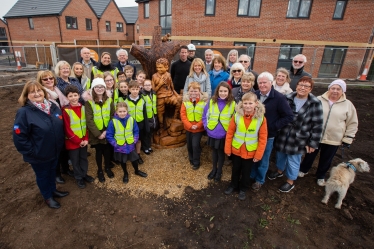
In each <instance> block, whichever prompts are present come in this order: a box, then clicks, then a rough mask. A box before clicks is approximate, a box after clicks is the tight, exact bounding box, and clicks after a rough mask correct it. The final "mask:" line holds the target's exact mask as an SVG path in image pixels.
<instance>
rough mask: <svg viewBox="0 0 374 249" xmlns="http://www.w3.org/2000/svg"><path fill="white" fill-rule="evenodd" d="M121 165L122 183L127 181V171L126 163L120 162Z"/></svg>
mask: <svg viewBox="0 0 374 249" xmlns="http://www.w3.org/2000/svg"><path fill="white" fill-rule="evenodd" d="M121 167H122V170H123V174H124V175H123V179H122V181H123V183H128V182H129V173H128V172H127V165H126V163H123V162H122V163H121Z"/></svg>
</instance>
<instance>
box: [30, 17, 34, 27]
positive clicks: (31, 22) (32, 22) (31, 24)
mask: <svg viewBox="0 0 374 249" xmlns="http://www.w3.org/2000/svg"><path fill="white" fill-rule="evenodd" d="M29 28H30V29H34V21H33V20H32V18H31V17H29Z"/></svg>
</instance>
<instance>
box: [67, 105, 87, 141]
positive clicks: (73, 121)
mask: <svg viewBox="0 0 374 249" xmlns="http://www.w3.org/2000/svg"><path fill="white" fill-rule="evenodd" d="M65 111H66V112H67V114H68V115H69V118H70V129H71V130H72V131H73V132H74V134H75V135H76V136H77V137H79V138H82V137H84V136H85V135H86V131H87V129H86V113H85V110H84V106H82V109H81V118H79V117H78V116H77V114H76V113H75V112H74V111H73V110H71V109H65Z"/></svg>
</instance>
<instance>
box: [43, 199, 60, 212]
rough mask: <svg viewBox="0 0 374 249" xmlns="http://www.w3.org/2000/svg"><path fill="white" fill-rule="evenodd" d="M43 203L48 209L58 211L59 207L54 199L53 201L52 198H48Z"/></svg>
mask: <svg viewBox="0 0 374 249" xmlns="http://www.w3.org/2000/svg"><path fill="white" fill-rule="evenodd" d="M45 203H46V204H47V205H48V207H50V208H55V209H58V208H60V207H61V205H60V203H58V201H56V200H55V199H53V197H51V198H48V199H47V200H45Z"/></svg>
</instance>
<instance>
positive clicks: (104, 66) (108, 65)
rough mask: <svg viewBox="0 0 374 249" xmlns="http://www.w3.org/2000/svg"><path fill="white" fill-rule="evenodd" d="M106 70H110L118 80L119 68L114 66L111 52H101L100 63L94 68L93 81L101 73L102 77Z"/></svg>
mask: <svg viewBox="0 0 374 249" xmlns="http://www.w3.org/2000/svg"><path fill="white" fill-rule="evenodd" d="M106 71H109V72H110V73H111V74H112V75H113V77H114V79H115V80H116V82H117V73H118V71H119V70H118V68H116V67H114V66H112V60H111V58H110V53H109V52H103V53H102V54H101V57H100V62H99V63H98V65H97V66H94V67H93V68H92V72H91V82H92V81H93V79H95V78H96V77H98V76H99V75H101V77H102V76H103V74H104V72H106Z"/></svg>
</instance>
